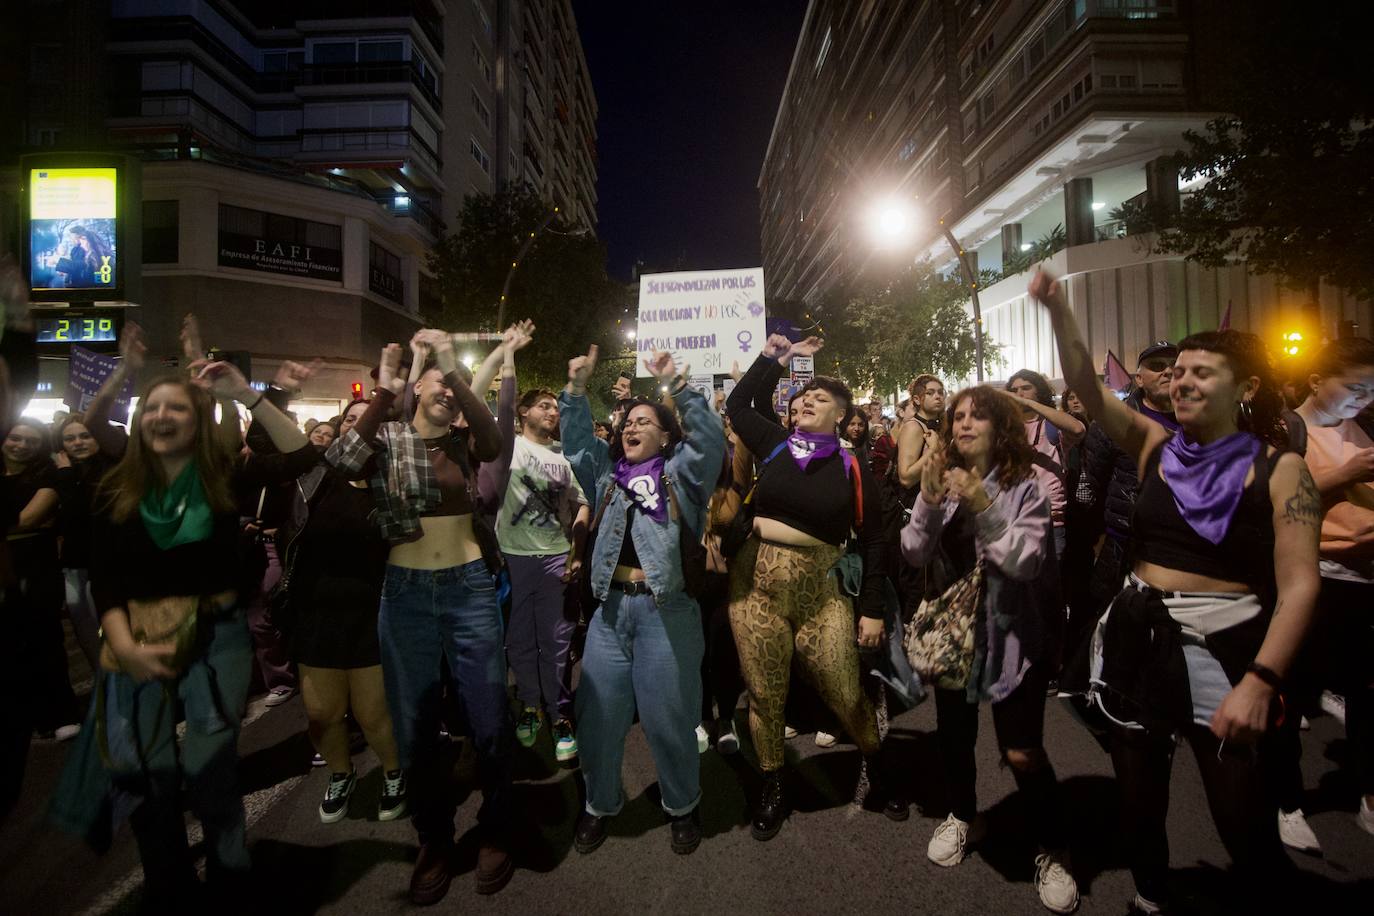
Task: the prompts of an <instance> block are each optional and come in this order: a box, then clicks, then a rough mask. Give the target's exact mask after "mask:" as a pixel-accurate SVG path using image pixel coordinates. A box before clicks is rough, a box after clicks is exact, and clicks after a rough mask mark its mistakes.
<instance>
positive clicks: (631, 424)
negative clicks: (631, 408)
mask: <svg viewBox="0 0 1374 916" xmlns="http://www.w3.org/2000/svg"><path fill="white" fill-rule="evenodd" d="M662 428H663V427H662V426H659V425H658V424H657V423H655V422H654V421H653V420H652V419H650V418H649V417H640V418H639V419H638V420H626V421H625V426H624V427H623V428H622V429H621V432H628V431H629V430H632V429H662Z"/></svg>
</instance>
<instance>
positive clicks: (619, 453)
mask: <svg viewBox="0 0 1374 916" xmlns="http://www.w3.org/2000/svg"><path fill="white" fill-rule="evenodd" d="M641 404H642V405H644V406H645V407H652V408H653V410H654V418H655V419H656V420H657V422H658V425H659V426H661V427H663V430H664V432H666V433H667V434H668V448H667V450H666V452H665V454H672V451H673V449H675V448H677V444H678V443H679V442H681V441H682V438H683V435H682V424H681V423H679V422H678V420H677V413H676V412H675V411H674V410H673V408H671V407H669V406H668V405H666V404H660V403H659V402H658V401H650V400H649V399H648V398H632V399H630V400H628V401H626V402H625V413H623V414H621V416H620V422H618V423H616V425H615V430H614V431H613V433H612V434H611V441H610V446H611V452H610V454H611V460H612V461H619V460H620V459H621V458H624V457H625V443H624V441H623V439H622V437H623V436H624V433H625V423H626V421H628V420H629V419H630V414H631V413H633V412H634V409H635V408H636V407H638V406H640V405H641Z"/></svg>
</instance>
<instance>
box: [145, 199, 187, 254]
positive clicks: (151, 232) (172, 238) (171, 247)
mask: <svg viewBox="0 0 1374 916" xmlns="http://www.w3.org/2000/svg"><path fill="white" fill-rule="evenodd" d="M178 217H179V214H178V202H177V201H175V200H145V201H144V202H143V263H144V264H175V263H176V262H177V230H178V225H177V224H178Z"/></svg>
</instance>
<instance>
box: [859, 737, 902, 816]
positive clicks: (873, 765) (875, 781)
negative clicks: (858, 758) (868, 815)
mask: <svg viewBox="0 0 1374 916" xmlns="http://www.w3.org/2000/svg"><path fill="white" fill-rule="evenodd" d="M891 756H892V754H891V751H888V750H886V749H884V750H882V751H879V752H878V753H877V754H874V755H873V756H871V757H865V758H864V764H865V768H866V769H867V770H868V795H867V796H865V797H864V809H865V810H867V811H881V812H882V813H883V816H884V817H886V818H887V819H888V820H893V821H904V820H906V819H907V818H909V817H911V808H910V805H909V803H908V801H907V798H906V795H905V793H903V792H902V791H900V789H899V788H898V786H897V782H898V781H897V779H896V778H895V777H894V776H893V774H892V769H893V768H892V765H891V763H890V758H891Z"/></svg>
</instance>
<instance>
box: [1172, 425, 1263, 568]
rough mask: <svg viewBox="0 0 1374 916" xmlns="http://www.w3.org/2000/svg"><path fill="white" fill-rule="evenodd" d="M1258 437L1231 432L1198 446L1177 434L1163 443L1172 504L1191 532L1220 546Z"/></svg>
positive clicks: (1243, 484) (1252, 457)
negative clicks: (1172, 498)
mask: <svg viewBox="0 0 1374 916" xmlns="http://www.w3.org/2000/svg"><path fill="white" fill-rule="evenodd" d="M1259 450H1260V440H1259V439H1258V438H1257V437H1255V436H1254V435H1252V434H1250V433H1246V432H1237V433H1232V434H1231V435H1229V436H1223V437H1222V438H1220V439H1217V440H1216V441H1215V442H1211V443H1208V444H1207V445H1200V444H1198V443H1196V442H1190V441H1188V440H1187V439H1186V438H1184V435H1183V433H1182V432H1181V431H1180V432H1177V433H1175V434H1174V436H1173V438H1172V439H1170V440H1169V441H1168V442H1166V443H1165V444H1164V454H1162V455H1161V456H1160V458H1159V466H1160V468H1161V469H1162V470H1163V471H1164V480H1165V482H1167V483H1168V484H1169V491H1170V492H1171V493H1173V495H1174V505H1176V506H1178V514H1179V515H1181V516H1183V520H1184V521H1186V522H1187V523H1188V525H1189V527H1191V528H1192V529H1193V530H1194V531H1196V532H1197V533H1198V534H1199V535H1200V536H1202V537H1204V538H1206V539H1207V540H1208V541H1210V542H1212V543H1213V544H1220V543H1221V540H1222V538H1224V537H1226V531H1227V529H1228V528H1230V527H1231V519H1232V518H1233V517H1234V516H1235V514H1236V507H1237V506H1239V505H1240V494H1241V492H1242V491H1243V490H1244V489H1245V475H1246V474H1248V473H1250V466H1251V465H1252V464H1254V462H1255V456H1256V455H1258V454H1259Z"/></svg>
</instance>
